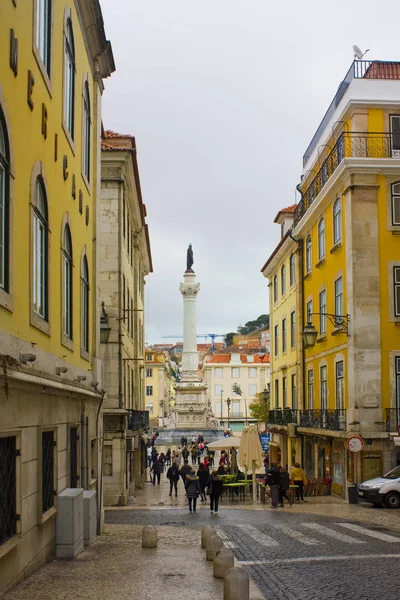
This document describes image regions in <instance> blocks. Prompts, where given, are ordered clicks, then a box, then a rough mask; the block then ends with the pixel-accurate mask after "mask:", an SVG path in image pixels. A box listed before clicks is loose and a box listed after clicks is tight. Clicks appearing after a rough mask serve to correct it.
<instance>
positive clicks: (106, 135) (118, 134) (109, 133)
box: [104, 129, 134, 140]
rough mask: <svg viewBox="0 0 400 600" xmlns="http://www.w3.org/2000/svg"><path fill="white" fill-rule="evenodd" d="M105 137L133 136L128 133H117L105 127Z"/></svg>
mask: <svg viewBox="0 0 400 600" xmlns="http://www.w3.org/2000/svg"><path fill="white" fill-rule="evenodd" d="M104 137H105V138H127V139H130V140H131V139H132V138H133V137H134V136H133V135H129V133H117V132H116V131H112V130H111V129H106V130H105V131H104Z"/></svg>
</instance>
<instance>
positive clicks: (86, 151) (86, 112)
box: [82, 81, 91, 181]
mask: <svg viewBox="0 0 400 600" xmlns="http://www.w3.org/2000/svg"><path fill="white" fill-rule="evenodd" d="M90 126H91V120H90V95H89V84H88V82H87V81H85V84H84V86H83V134H82V137H83V140H82V143H83V152H82V168H83V173H84V175H85V177H86V179H87V180H88V181H90Z"/></svg>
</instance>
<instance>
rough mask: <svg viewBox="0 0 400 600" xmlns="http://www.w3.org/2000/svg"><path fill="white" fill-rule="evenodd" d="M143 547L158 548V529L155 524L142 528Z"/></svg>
mask: <svg viewBox="0 0 400 600" xmlns="http://www.w3.org/2000/svg"><path fill="white" fill-rule="evenodd" d="M142 548H157V529H156V528H155V527H153V525H146V527H143V529H142Z"/></svg>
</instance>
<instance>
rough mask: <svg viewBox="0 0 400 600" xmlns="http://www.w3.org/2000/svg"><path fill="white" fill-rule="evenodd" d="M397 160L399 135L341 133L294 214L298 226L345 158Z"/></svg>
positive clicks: (399, 154)
mask: <svg viewBox="0 0 400 600" xmlns="http://www.w3.org/2000/svg"><path fill="white" fill-rule="evenodd" d="M392 157H395V158H399V159H400V134H397V133H364V132H360V133H358V132H352V131H343V132H342V133H341V134H340V136H339V138H338V139H337V141H336V143H335V145H334V146H333V148H332V150H331V151H330V153H329V154H328V156H327V157H326V159H325V160H324V162H323V163H322V166H321V168H320V169H319V171H318V172H317V174H316V176H315V177H314V179H313V180H312V181H311V183H310V185H309V186H308V188H307V190H306V191H305V192H304V194H303V197H302V199H301V200H300V202H299V204H298V205H297V206H296V208H295V211H294V223H295V224H296V223H298V222H299V221H300V219H301V218H302V217H303V215H304V214H305V213H306V212H307V210H308V209H309V208H310V206H311V204H312V203H313V202H314V200H315V198H316V197H317V196H318V194H319V193H320V191H321V190H322V188H323V187H324V185H325V184H326V183H327V181H328V180H329V179H330V178H331V177H332V175H333V173H334V172H335V171H336V169H337V168H338V166H339V165H340V163H341V162H342V161H343V160H344V159H345V158H392Z"/></svg>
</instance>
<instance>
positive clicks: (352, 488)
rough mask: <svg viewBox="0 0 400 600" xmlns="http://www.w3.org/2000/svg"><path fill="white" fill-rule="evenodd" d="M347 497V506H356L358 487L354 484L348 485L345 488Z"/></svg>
mask: <svg viewBox="0 0 400 600" xmlns="http://www.w3.org/2000/svg"><path fill="white" fill-rule="evenodd" d="M347 493H348V495H349V504H358V487H357V484H356V483H349V484H348V486H347Z"/></svg>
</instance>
